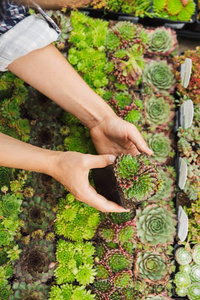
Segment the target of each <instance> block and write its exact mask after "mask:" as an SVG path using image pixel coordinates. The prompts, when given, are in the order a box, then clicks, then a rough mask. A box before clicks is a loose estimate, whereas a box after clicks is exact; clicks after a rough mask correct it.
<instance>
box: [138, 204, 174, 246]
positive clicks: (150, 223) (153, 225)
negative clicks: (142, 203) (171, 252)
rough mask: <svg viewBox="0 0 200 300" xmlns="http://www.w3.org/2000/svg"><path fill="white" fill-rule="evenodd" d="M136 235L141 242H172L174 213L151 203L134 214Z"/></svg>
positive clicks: (152, 243) (153, 243) (151, 243)
mask: <svg viewBox="0 0 200 300" xmlns="http://www.w3.org/2000/svg"><path fill="white" fill-rule="evenodd" d="M136 225H137V235H138V236H139V238H140V240H141V242H142V243H144V244H145V243H148V244H150V245H157V244H162V243H172V242H173V239H174V235H175V231H176V228H175V226H176V220H175V215H173V214H172V212H171V211H170V210H168V209H167V208H164V207H161V206H158V205H156V204H152V205H149V206H147V207H146V208H145V209H144V210H142V209H138V210H137V214H136Z"/></svg>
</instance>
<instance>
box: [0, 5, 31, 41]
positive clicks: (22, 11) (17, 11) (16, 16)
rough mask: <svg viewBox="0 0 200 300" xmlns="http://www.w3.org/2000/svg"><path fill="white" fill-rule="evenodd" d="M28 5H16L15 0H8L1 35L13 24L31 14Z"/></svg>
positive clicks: (0, 29) (0, 28)
mask: <svg viewBox="0 0 200 300" xmlns="http://www.w3.org/2000/svg"><path fill="white" fill-rule="evenodd" d="M28 10H29V9H28V7H25V6H23V5H16V4H14V3H13V1H6V11H5V16H4V19H3V21H2V22H1V23H0V35H2V34H3V33H5V32H6V31H8V30H10V29H11V28H12V27H13V26H15V25H16V24H17V23H19V22H20V21H21V20H23V19H24V18H25V17H26V16H28V15H29V13H28Z"/></svg>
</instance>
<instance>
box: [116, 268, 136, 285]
mask: <svg viewBox="0 0 200 300" xmlns="http://www.w3.org/2000/svg"><path fill="white" fill-rule="evenodd" d="M132 281H133V273H132V271H131V270H128V271H122V272H120V273H117V274H116V275H115V277H114V279H113V284H114V286H115V287H117V288H125V287H128V286H131V284H132Z"/></svg>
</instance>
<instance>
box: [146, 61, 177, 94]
mask: <svg viewBox="0 0 200 300" xmlns="http://www.w3.org/2000/svg"><path fill="white" fill-rule="evenodd" d="M143 82H145V83H147V84H148V85H150V86H152V87H153V88H154V89H155V91H156V92H158V93H160V92H165V91H167V90H168V91H169V92H170V93H171V92H173V90H174V84H175V78H174V74H173V73H172V67H171V66H170V65H168V64H167V62H166V61H159V62H157V61H154V60H152V61H151V62H150V64H149V65H147V66H146V68H145V69H144V71H143Z"/></svg>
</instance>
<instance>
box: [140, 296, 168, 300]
mask: <svg viewBox="0 0 200 300" xmlns="http://www.w3.org/2000/svg"><path fill="white" fill-rule="evenodd" d="M170 299H171V298H169V297H165V296H163V295H157V296H154V295H150V296H148V297H147V298H145V300H170ZM171 300H172V299H171Z"/></svg>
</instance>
